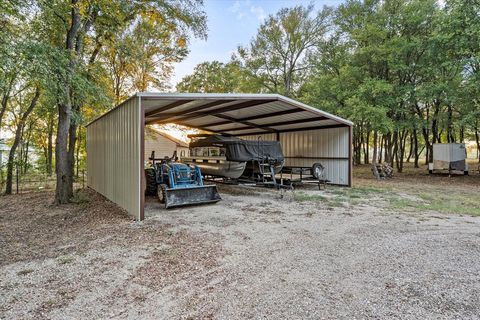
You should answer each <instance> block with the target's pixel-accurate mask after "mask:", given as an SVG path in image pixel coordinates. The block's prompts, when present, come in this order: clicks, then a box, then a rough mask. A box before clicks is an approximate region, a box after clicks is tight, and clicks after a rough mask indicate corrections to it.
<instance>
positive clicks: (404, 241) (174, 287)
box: [0, 166, 480, 319]
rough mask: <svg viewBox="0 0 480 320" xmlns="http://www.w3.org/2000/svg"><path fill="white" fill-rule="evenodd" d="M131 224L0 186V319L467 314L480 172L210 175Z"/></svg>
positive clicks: (476, 288) (479, 283) (475, 303)
mask: <svg viewBox="0 0 480 320" xmlns="http://www.w3.org/2000/svg"><path fill="white" fill-rule="evenodd" d="M219 189H220V193H221V196H222V198H223V200H222V201H221V202H219V203H218V204H215V205H205V206H197V207H187V208H182V209H173V210H168V211H167V210H165V209H163V208H162V207H161V205H160V204H159V203H158V202H157V201H156V200H155V199H153V198H152V199H148V201H147V205H146V214H147V219H146V220H145V221H144V222H134V221H132V220H131V219H130V218H129V217H128V216H126V215H125V213H124V212H123V211H122V210H120V209H119V208H118V207H116V206H115V205H114V204H112V203H110V202H109V201H106V200H105V199H104V198H102V197H101V196H99V195H97V194H95V193H94V192H92V191H88V190H84V191H80V192H79V193H78V194H77V195H76V197H75V201H76V203H75V204H70V205H67V206H61V207H56V206H53V205H51V203H52V197H53V194H52V193H51V192H38V193H27V194H22V195H18V196H8V197H7V196H3V197H0V319H19V318H21V319H66V318H72V319H78V318H116V319H126V318H140V317H141V318H144V319H172V318H173V319H210V318H214V319H245V318H252V319H259V318H267V319H339V318H340V319H342V318H343V319H352V318H357V319H364V318H382V319H383V318H402V319H420V318H425V319H432V318H434V319H478V318H480V262H479V261H480V201H479V199H480V197H479V196H478V195H479V194H480V175H478V174H474V175H470V176H456V177H448V176H445V175H436V176H428V175H426V174H425V173H424V172H423V170H420V169H413V168H411V167H408V168H407V170H406V172H405V173H403V174H397V175H396V176H395V177H394V178H393V179H392V180H385V181H380V182H377V181H375V180H373V179H372V178H371V174H370V172H369V167H368V166H363V167H357V168H356V169H355V179H354V187H353V188H350V189H349V188H342V187H334V186H328V187H327V190H325V191H323V190H322V191H318V190H316V189H315V187H313V186H312V187H303V188H297V189H296V190H295V191H294V192H287V193H286V194H285V195H284V196H283V198H280V193H278V192H276V191H271V190H264V189H257V188H254V187H242V188H238V187H231V186H225V185H221V186H219Z"/></svg>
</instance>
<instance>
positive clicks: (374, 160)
mask: <svg viewBox="0 0 480 320" xmlns="http://www.w3.org/2000/svg"><path fill="white" fill-rule="evenodd" d="M377 138H378V134H377V130H376V129H375V130H373V157H372V170H373V175H374V176H375V178H376V179H377V180H378V179H380V175H379V174H378V169H377Z"/></svg>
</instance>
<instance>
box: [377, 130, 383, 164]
mask: <svg viewBox="0 0 480 320" xmlns="http://www.w3.org/2000/svg"><path fill="white" fill-rule="evenodd" d="M383 140H384V139H383V135H382V139H380V152H379V157H378V163H382V156H383Z"/></svg>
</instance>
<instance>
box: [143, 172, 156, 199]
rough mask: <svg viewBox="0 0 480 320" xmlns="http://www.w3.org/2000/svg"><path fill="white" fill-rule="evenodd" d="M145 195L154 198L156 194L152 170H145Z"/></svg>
mask: <svg viewBox="0 0 480 320" xmlns="http://www.w3.org/2000/svg"><path fill="white" fill-rule="evenodd" d="M145 182H146V188H145V195H147V196H154V195H156V194H157V179H156V177H155V170H154V169H153V168H148V169H145Z"/></svg>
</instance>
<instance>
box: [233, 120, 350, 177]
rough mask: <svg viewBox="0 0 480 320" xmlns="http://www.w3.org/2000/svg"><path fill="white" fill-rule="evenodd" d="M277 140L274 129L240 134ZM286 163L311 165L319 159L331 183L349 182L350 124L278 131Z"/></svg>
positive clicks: (242, 137) (300, 165) (246, 137)
mask: <svg viewBox="0 0 480 320" xmlns="http://www.w3.org/2000/svg"><path fill="white" fill-rule="evenodd" d="M259 136H260V137H262V139H263V140H265V141H266V140H273V141H274V140H276V134H275V133H268V134H261V135H251V136H241V137H240V138H241V139H244V140H257V139H258V137H259ZM280 144H281V145H282V149H283V154H284V156H285V165H286V166H292V167H311V166H312V165H313V164H314V163H316V162H320V163H321V164H322V165H323V166H325V168H326V176H327V179H328V180H330V181H331V183H334V184H339V185H348V182H349V179H348V177H349V160H348V159H349V148H350V144H349V127H341V128H331V129H317V130H306V131H295V132H285V133H280Z"/></svg>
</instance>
